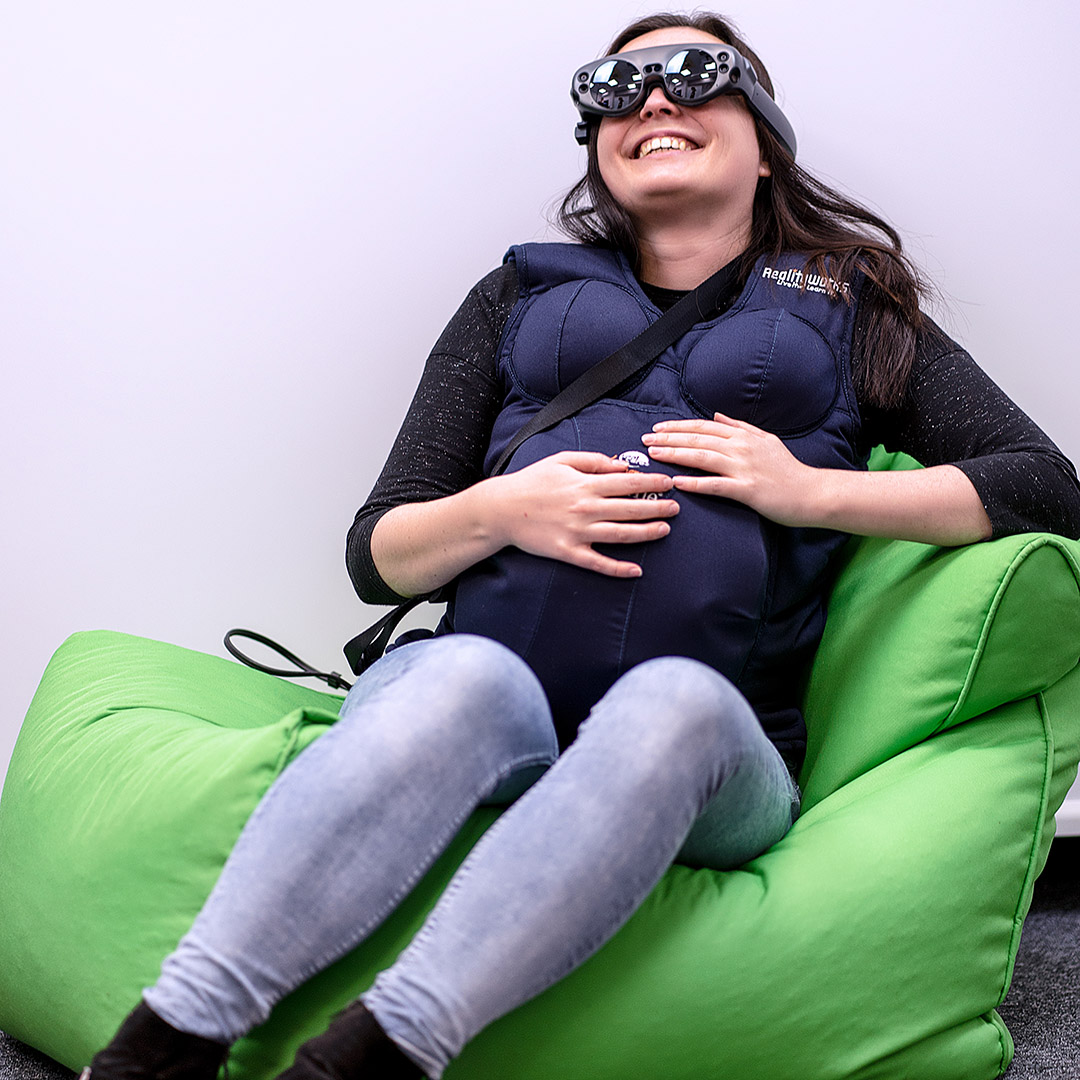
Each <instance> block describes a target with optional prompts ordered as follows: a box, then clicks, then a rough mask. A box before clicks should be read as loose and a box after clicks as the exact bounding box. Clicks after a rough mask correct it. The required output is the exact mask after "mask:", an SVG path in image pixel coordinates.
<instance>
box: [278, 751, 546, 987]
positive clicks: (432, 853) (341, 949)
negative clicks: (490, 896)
mask: <svg viewBox="0 0 1080 1080" xmlns="http://www.w3.org/2000/svg"><path fill="white" fill-rule="evenodd" d="M548 760H549V755H547V754H535V753H534V754H528V755H524V756H522V757H521V758H516V759H514V760H513V761H512V762H510V763H509V764H508V765H504V766H502V768H501V769H499V770H497V771H496V772H495V774H494V778H493V779H489V780H488V781H487V783H486V784H484V785H481V791H494V790H495V788H496V787H498V785H499V784H500V783H501V782H502V780H503V778H505V777H506V776H509V775H510V774H511V773H512V772H514V771H515V770H516V769H519V768H525V767H527V766H529V765H537V764H541V763H543V762H546V761H548ZM489 776H490V774H489ZM482 798H483V795H474V796H473V797H472V798H471V799H466V800H465V805H464V808H463V810H462V811H461V812H460V813H459V814H458V815H457V816H456V817H454V818H452V819H448V820H449V827H448V829H447V830H445V831H444V832H443V833H441V834H440V839H439V840H436V841H435V842H434V843H433V844H432V845H431V847H430V848H429V849H428V851H427V855H426V857H425V858H424V859H423V860H421V861H420V863H419V865H418V866H417V867H416V868H415V869H414V870H413V871H412V873H410V874H409V876H408V877H407V878H405V880H404V881H403V882H402V883H401V885H400V887H399V888H398V889H397V890H395V892H394V893H393V895H392V896H391V897H390V899H389V900H388V902H387V903H386V904H385V905H384V906H383V907H382V908H381V909H380V910H379V911H378V912H376V913H375V914H373V915H372V916H371V918H369V919H368V920H367V922H365V923H363V924H362V925H361V926H360V927H359V928H358V930H357V931H356V932H355V933H354V934H352V935H351V936H350V937H349V938H347V939H346V941H345V944H344V945H342V944H341V943H340V942H339V943H338V944H337V945H336V946H335V947H334V948H333V949H330V950H328V951H327V952H326V953H324V954H322V956H321V957H320V958H319V959H317V960H315V961H312V962H311V963H309V964H308V965H307V967H305V968H304V969H303V970H302V973H301V975H300V978H299V979H298V980H297V981H296V982H295V983H293V985H292V987H290V990H289V991H286V993H289V992H290V991H291V990H292V989H295V987H296V986H299V985H300V984H301V983H304V982H306V981H307V980H308V979H310V978H311V977H312V976H313V975H315V974H317V973H318V972H320V971H322V970H323V969H324V968H326V967H327V966H328V965H329V964H331V963H333V962H334V961H335V960H338V959H340V958H341V957H342V956H344V955H345V954H346V953H347V952H350V951H351V950H352V949H354V948H356V946H357V945H359V944H360V943H361V942H363V941H364V940H365V939H366V938H367V937H368V935H369V934H371V933H372V932H373V931H374V930H375V929H376V928H377V927H378V926H379V925H380V924H381V923H382V922H384V921H385V920H386V919H387V918H389V916H390V915H391V914H392V913H393V912H394V911H395V910H396V909H397V908H398V906H399V905H400V904H401V901H402V900H404V899H405V897H406V896H407V895H408V894H409V893H410V892H411V891H412V889H413V888H414V887H415V885H416V883H417V882H418V881H419V880H420V879H421V878H422V877H423V876H424V875H425V874H426V873H427V872H428V870H430V869H431V867H432V866H433V865H434V863H435V861H436V860H437V859H438V857H439V856H440V855H441V854H442V853H443V852H444V851H445V850H446V849H447V847H448V846H449V845H450V842H451V841H452V840H453V838H454V837H455V836H456V835H457V834H458V833H459V832H460V831H461V827H462V825H464V824H465V821H466V820H467V819H468V817H469V815H470V814H472V813H474V812H475V810H476V809H477V807H478V806H479V804H480V800H481V799H482ZM500 820H501V819H500ZM498 824H499V822H498V821H496V822H495V824H494V825H493V826H492V829H494V828H496V827H497V826H498ZM488 832H491V829H489V830H488ZM459 874H460V868H459V869H458V871H457V872H456V873H455V875H454V878H453V879H452V880H451V882H450V885H449V886H448V887H447V889H446V890H445V892H444V895H445V894H446V892H449V891H450V889H451V888H452V887H453V884H454V881H455V880H456V879H457V877H458V875H459ZM422 932H423V931H422V930H421V933H422ZM417 936H419V935H417Z"/></svg>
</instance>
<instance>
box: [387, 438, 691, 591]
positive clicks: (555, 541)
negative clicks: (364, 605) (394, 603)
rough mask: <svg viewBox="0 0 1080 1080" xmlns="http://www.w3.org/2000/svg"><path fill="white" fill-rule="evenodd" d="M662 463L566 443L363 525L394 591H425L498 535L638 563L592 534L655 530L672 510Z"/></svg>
mask: <svg viewBox="0 0 1080 1080" xmlns="http://www.w3.org/2000/svg"><path fill="white" fill-rule="evenodd" d="M671 488H672V481H671V477H670V476H667V475H666V474H664V473H648V472H635V471H634V470H632V469H630V468H629V467H628V466H627V465H626V464H625V462H622V461H616V460H614V459H613V458H609V457H607V456H605V455H604V454H592V453H585V452H582V451H573V450H567V451H563V452H562V453H559V454H553V455H552V456H551V457H547V458H542V459H541V460H540V461H537V462H534V463H533V464H532V465H528V466H526V467H525V468H524V469H520V470H519V471H517V472H513V473H504V474H503V475H501V476H492V477H489V478H488V479H486V480H481V481H480V482H479V483H477V484H473V485H472V487H468V488H465V490H464V491H459V492H457V493H456V494H454V495H447V496H445V497H443V498H441V499H432V500H431V501H429V502H420V503H404V504H403V505H401V506H395V507H394V508H393V509H392V510H389V511H388V512H387V513H385V514H384V515H383V516H382V517H381V518H379V520H378V521H377V522H376V524H375V528H374V530H373V531H372V534H371V557H372V559H373V560H374V562H375V566H376V567H377V569H378V571H379V573H380V575H381V576H382V578H383V580H384V581H385V582H386V584H387V585H389V586H390V588H391V589H393V590H394V591H395V592H396V593H398V594H399V595H401V596H417V595H419V594H420V593H426V592H431V591H432V590H433V589H437V588H438V587H439V586H440V585H445V584H446V583H447V582H448V581H450V580H452V579H453V578H455V577H457V575H458V574H460V573H461V572H462V571H463V570H467V569H468V568H469V567H470V566H473V565H475V564H476V563H478V562H480V560H481V559H486V558H487V557H488V556H489V555H493V554H494V553H495V552H496V551H498V550H500V549H501V548H504V547H506V546H507V545H510V544H512V545H514V546H515V547H518V548H521V550H522V551H528V552H531V553H532V554H534V555H543V556H546V557H547V558H550V559H559V560H561V561H562V562H567V563H571V564H572V565H574V566H581V567H584V568H585V569H586V570H595V571H596V572H597V573H599V574H607V575H609V576H611V577H626V578H630V577H638V576H640V574H641V567H640V566H638V565H637V564H636V563H633V562H629V561H627V560H623V559H613V558H611V557H609V556H607V555H603V554H601V553H600V552H598V551H594V550H593V547H592V545H593V544H638V543H642V542H644V541H648V540H659V539H660V538H661V537H662V536H666V535H667V534H668V531H669V529H670V526H669V525H668V523H667V520H666V519H667V518H670V517H674V515H675V514H677V513H678V512H679V504H678V503H677V502H675V500H674V499H665V498H661V496H662V495H664V494H665V493H667V492H669V491H670V490H671Z"/></svg>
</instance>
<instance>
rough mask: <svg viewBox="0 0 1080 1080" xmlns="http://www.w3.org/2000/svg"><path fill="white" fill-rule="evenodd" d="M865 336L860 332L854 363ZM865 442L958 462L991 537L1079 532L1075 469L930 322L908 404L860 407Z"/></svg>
mask: <svg viewBox="0 0 1080 1080" xmlns="http://www.w3.org/2000/svg"><path fill="white" fill-rule="evenodd" d="M859 343H860V335H859V333H858V328H857V331H856V350H855V352H856V362H858V359H859V358H858V350H859ZM862 412H863V424H864V428H863V435H864V440H865V442H866V444H867V445H868V446H872V445H874V444H876V443H881V444H883V445H884V446H885V448H886V449H887V450H900V451H903V452H904V453H906V454H910V455H911V456H912V457H914V458H915V459H917V460H918V461H919V462H920V463H921V464H923V465H927V466H930V465H955V466H956V467H957V468H958V469H960V470H961V471H962V472H963V473H964V474H965V475H966V476H967V477H968V479H969V480H970V481H971V482H972V484H973V485H974V487H975V490H976V491H977V492H978V493H979V498H980V499H981V500H982V503H983V506H984V507H985V509H986V513H987V516H988V517H989V518H990V525H991V527H992V529H993V533H992V538H996V537H999V536H1009V535H1011V534H1013V533H1019V532H1055V533H1060V534H1061V535H1063V536H1069V537H1073V538H1076V537H1080V484H1078V482H1077V477H1076V470H1075V469H1074V468H1073V465H1072V463H1071V462H1070V461H1069V459H1068V458H1066V457H1065V455H1064V454H1063V453H1062V452H1061V451H1060V450H1059V449H1058V448H1057V447H1056V446H1055V445H1054V443H1053V442H1052V441H1051V440H1050V438H1049V437H1048V436H1047V435H1046V434H1045V433H1044V432H1043V431H1042V430H1041V429H1040V428H1039V426H1038V425H1037V424H1036V423H1035V422H1034V421H1033V420H1031V418H1030V417H1028V415H1027V414H1026V413H1025V412H1024V411H1023V410H1022V409H1021V408H1020V407H1019V406H1018V405H1016V404H1015V403H1014V402H1013V401H1012V400H1011V399H1010V398H1009V396H1008V395H1007V394H1006V393H1005V392H1004V391H1003V390H1002V389H1001V388H1000V387H999V386H998V385H997V384H996V383H995V382H994V381H993V380H992V379H991V378H990V377H989V376H988V375H987V374H986V373H985V372H984V371H983V370H982V369H981V368H980V367H979V366H978V364H976V363H975V361H974V360H973V359H972V358H971V356H970V355H969V354H968V353H967V352H966V351H965V350H964V349H962V348H961V347H960V346H959V345H958V344H957V343H956V342H955V341H953V340H952V339H951V338H950V337H949V336H948V335H947V334H946V333H945V332H944V331H943V330H942V329H941V328H940V327H939V326H937V325H936V324H935V323H934V322H933V321H932V320H930V319H926V325H925V326H924V328H923V330H922V331H921V332H920V333H919V335H918V337H917V340H916V355H915V364H914V367H913V369H912V372H911V379H910V382H909V383H908V389H907V394H906V396H905V399H904V402H903V404H902V405H901V406H900V407H899V408H897V409H894V410H889V411H887V412H886V411H881V410H877V409H874V408H872V407H869V406H866V405H863V406H862Z"/></svg>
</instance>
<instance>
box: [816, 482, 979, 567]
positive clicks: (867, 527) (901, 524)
mask: <svg viewBox="0 0 1080 1080" xmlns="http://www.w3.org/2000/svg"><path fill="white" fill-rule="evenodd" d="M810 477H811V479H810V481H809V485H810V486H809V488H808V491H807V496H808V498H807V507H808V509H807V512H806V515H805V516H806V518H807V520H806V521H804V524H808V525H821V526H823V527H825V528H830V529H838V530H840V531H841V532H849V533H855V534H857V535H860V536H889V537H893V538H895V539H898V540H918V541H920V542H922V543H924V544H939V545H941V546H942V547H951V546H955V545H959V544H970V543H973V542H974V541H976V540H986V539H988V538H989V536H990V534H991V527H990V519H989V518H988V517H987V515H986V510H985V509H984V508H983V504H982V500H981V499H980V498H979V495H978V493H977V492H976V490H975V487H974V485H973V484H972V483H971V481H970V480H969V479H968V478H967V476H965V475H964V473H963V472H961V470H960V469H958V468H956V467H955V466H954V465H936V466H934V467H932V468H928V469H910V470H904V471H897V472H861V471H848V470H843V469H815V470H812V471H811V474H810Z"/></svg>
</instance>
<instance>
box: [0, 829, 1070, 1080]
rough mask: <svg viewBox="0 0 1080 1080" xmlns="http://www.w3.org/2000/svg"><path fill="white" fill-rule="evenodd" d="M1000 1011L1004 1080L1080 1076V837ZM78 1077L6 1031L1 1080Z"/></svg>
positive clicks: (1037, 904) (1054, 874)
mask: <svg viewBox="0 0 1080 1080" xmlns="http://www.w3.org/2000/svg"><path fill="white" fill-rule="evenodd" d="M998 1011H999V1012H1000V1013H1001V1015H1002V1017H1003V1019H1004V1020H1005V1023H1006V1024H1007V1025H1008V1027H1009V1031H1011V1032H1012V1036H1013V1040H1014V1041H1015V1043H1016V1057H1015V1058H1014V1059H1013V1063H1012V1065H1010V1066H1009V1068H1008V1070H1007V1071H1006V1073H1005V1080H1080V837H1063V838H1061V839H1059V840H1057V841H1056V842H1055V844H1054V846H1053V848H1052V849H1051V852H1050V858H1049V860H1048V861H1047V864H1046V869H1045V870H1044V871H1043V874H1042V876H1041V877H1040V878H1039V880H1038V882H1037V883H1036V885H1035V898H1034V900H1033V901H1032V905H1031V912H1030V914H1029V915H1028V918H1027V921H1026V922H1025V923H1024V933H1023V937H1022V938H1021V940H1020V950H1019V952H1018V954H1017V958H1016V970H1015V971H1014V973H1013V981H1012V986H1011V987H1010V988H1009V993H1008V996H1007V997H1006V999H1005V1003H1004V1004H1003V1005H1002V1006H1001V1008H1000V1009H999V1010H998ZM73 1076H74V1073H72V1072H70V1071H69V1070H68V1069H65V1068H64V1067H63V1066H62V1065H58V1064H57V1063H56V1062H55V1061H52V1060H51V1059H50V1058H47V1057H45V1056H44V1055H42V1054H39V1053H38V1052H37V1051H36V1050H33V1049H31V1048H30V1047H28V1046H24V1045H23V1044H22V1043H20V1042H18V1041H16V1040H15V1039H12V1038H10V1037H9V1036H7V1035H4V1034H3V1032H0V1080H71V1078H72V1077H73ZM508 1080H511V1078H508ZM746 1080H752V1078H746ZM911 1080H918V1077H912V1078H911Z"/></svg>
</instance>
